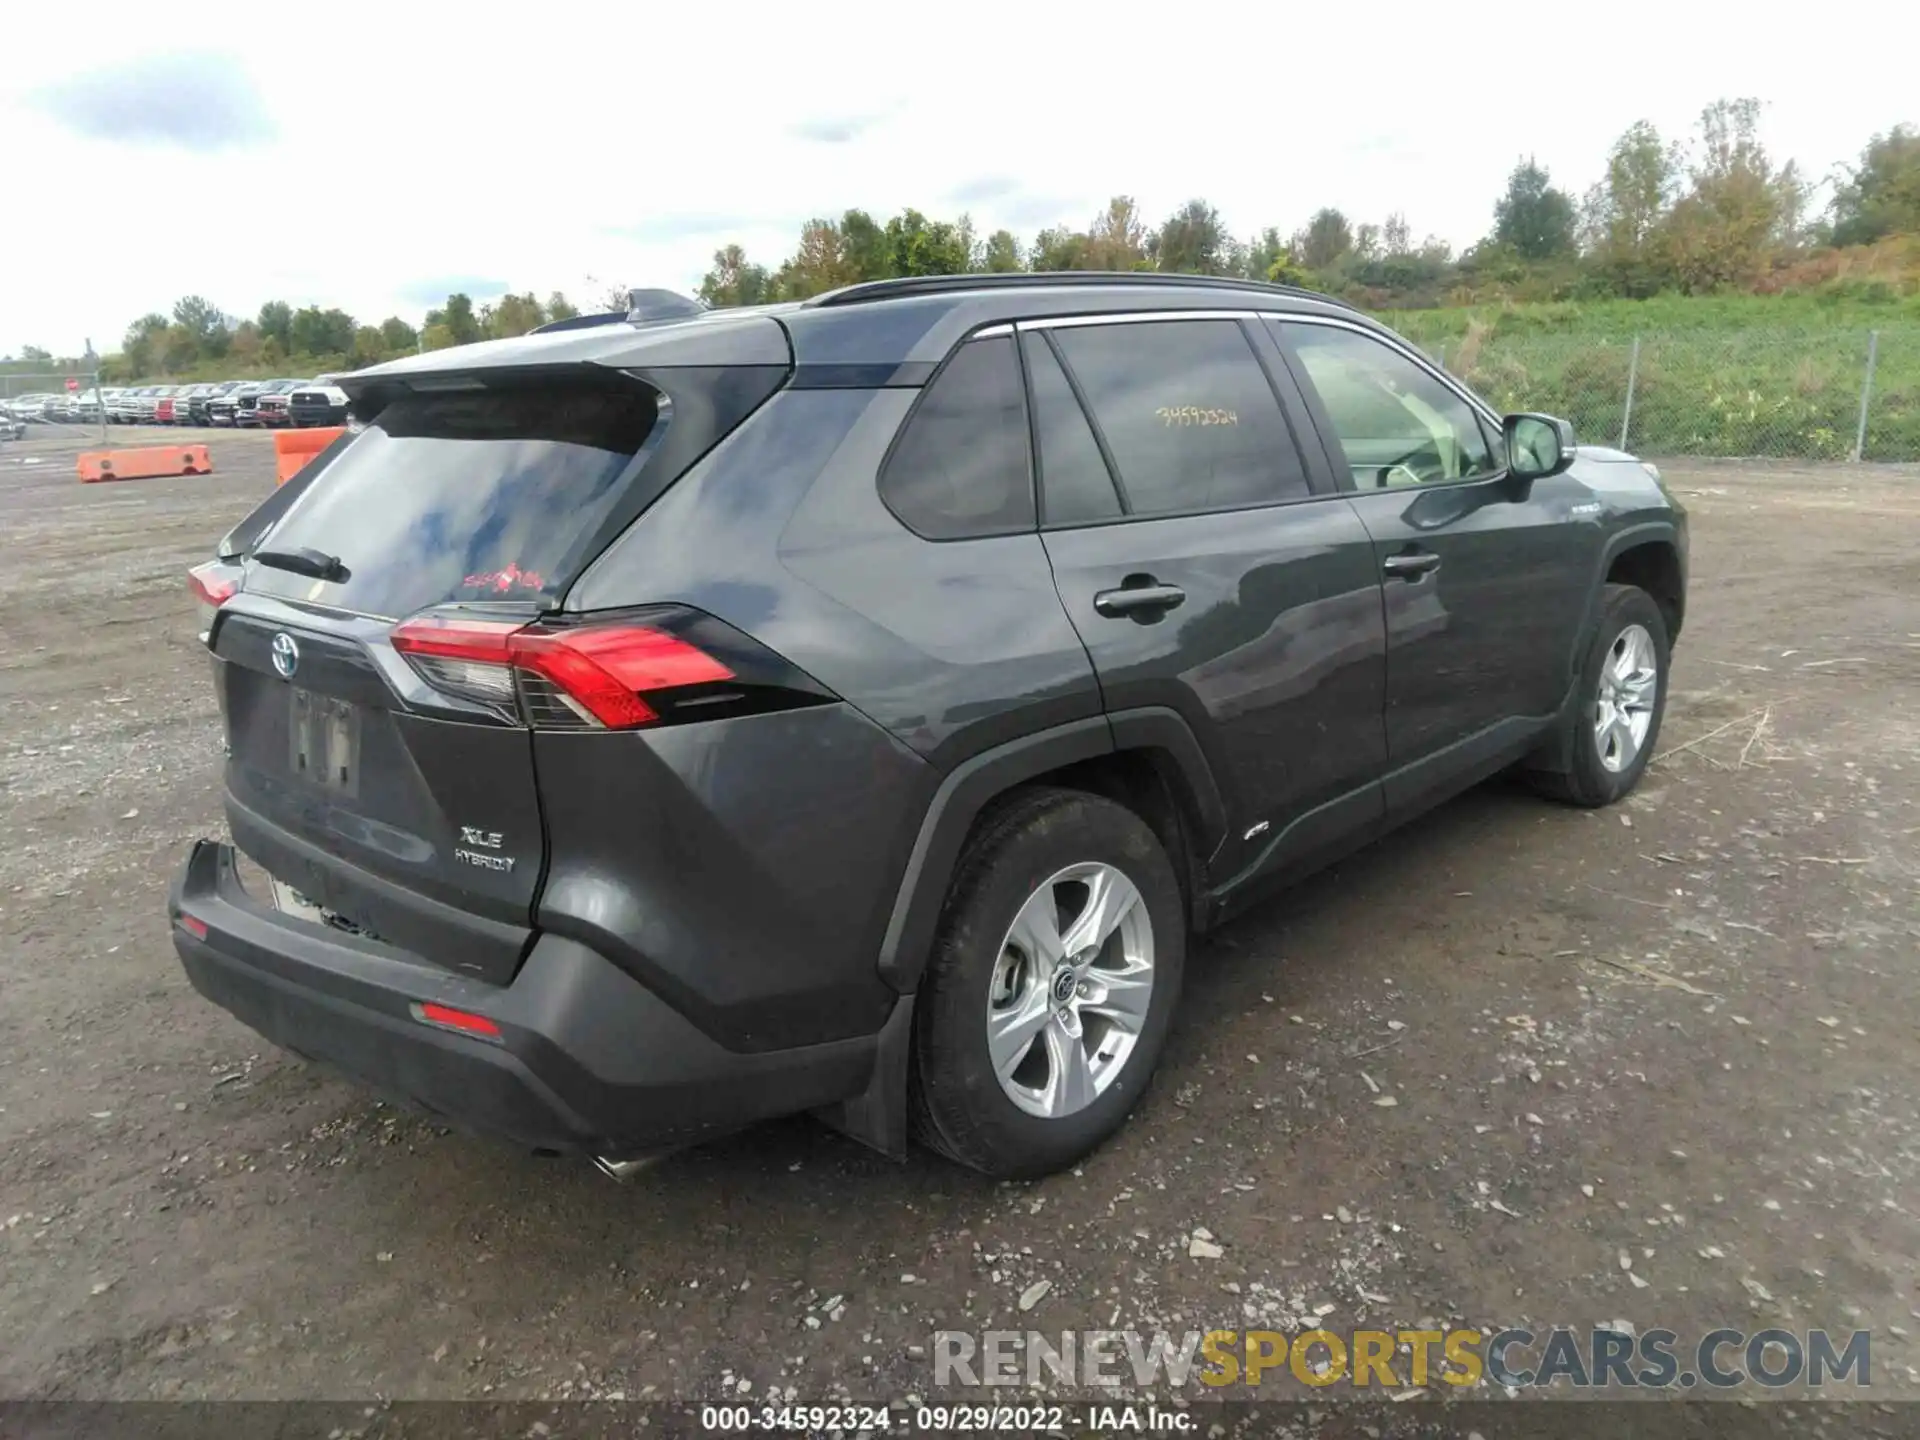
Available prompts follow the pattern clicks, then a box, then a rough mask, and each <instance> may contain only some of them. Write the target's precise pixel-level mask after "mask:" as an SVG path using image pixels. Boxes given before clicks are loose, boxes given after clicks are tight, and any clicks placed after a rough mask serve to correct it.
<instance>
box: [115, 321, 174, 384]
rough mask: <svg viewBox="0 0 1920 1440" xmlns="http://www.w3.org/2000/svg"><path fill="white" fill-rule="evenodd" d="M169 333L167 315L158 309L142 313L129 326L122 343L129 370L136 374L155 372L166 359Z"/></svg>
mask: <svg viewBox="0 0 1920 1440" xmlns="http://www.w3.org/2000/svg"><path fill="white" fill-rule="evenodd" d="M166 334H167V317H166V316H164V315H162V314H160V313H159V312H158V311H157V310H156V311H154V312H152V313H151V314H147V315H142V316H141V317H140V318H139V319H138V320H136V321H134V322H133V324H132V325H130V326H128V327H127V338H126V340H125V341H124V342H123V343H122V345H121V353H122V354H123V355H125V357H126V361H127V369H128V372H129V373H130V374H132V375H135V376H142V375H152V374H154V373H155V372H156V371H157V370H158V368H159V366H160V364H161V361H162V360H163V359H164V353H163V352H164V349H165V344H166Z"/></svg>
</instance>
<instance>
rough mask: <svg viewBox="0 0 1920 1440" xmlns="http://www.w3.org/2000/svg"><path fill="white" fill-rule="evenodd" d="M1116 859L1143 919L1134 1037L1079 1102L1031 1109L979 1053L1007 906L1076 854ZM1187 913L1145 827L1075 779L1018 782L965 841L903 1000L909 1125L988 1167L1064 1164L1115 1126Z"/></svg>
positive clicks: (1176, 983) (1130, 1100)
mask: <svg viewBox="0 0 1920 1440" xmlns="http://www.w3.org/2000/svg"><path fill="white" fill-rule="evenodd" d="M1088 861H1094V862H1100V863H1103V864H1106V865H1111V866H1113V867H1114V868H1115V869H1117V870H1119V871H1120V873H1121V874H1122V875H1124V876H1125V877H1126V878H1127V879H1128V880H1130V881H1132V883H1133V885H1134V888H1135V889H1136V890H1138V892H1139V894H1140V904H1141V905H1142V906H1144V909H1145V914H1146V918H1147V920H1148V922H1149V923H1150V925H1151V927H1152V942H1153V985H1152V989H1151V991H1150V993H1149V996H1148V1000H1147V1009H1146V1016H1145V1018H1144V1020H1143V1021H1142V1023H1141V1025H1140V1028H1139V1031H1138V1036H1137V1039H1135V1041H1134V1044H1133V1049H1132V1050H1131V1052H1130V1053H1128V1054H1127V1055H1126V1057H1125V1059H1124V1060H1122V1061H1120V1062H1119V1063H1120V1068H1119V1070H1118V1071H1117V1073H1115V1074H1114V1076H1113V1078H1112V1080H1111V1081H1110V1082H1109V1083H1108V1085H1107V1087H1106V1088H1105V1089H1104V1090H1103V1091H1101V1092H1100V1093H1099V1094H1098V1095H1097V1096H1096V1097H1095V1098H1094V1099H1093V1101H1092V1102H1091V1103H1090V1104H1088V1105H1086V1106H1085V1107H1084V1108H1082V1109H1080V1110H1077V1111H1075V1112H1074V1113H1072V1114H1068V1115H1063V1116H1059V1117H1056V1118H1043V1117H1041V1116H1037V1115H1033V1114H1029V1113H1028V1112H1027V1111H1025V1110H1023V1109H1021V1108H1020V1107H1019V1106H1017V1105H1016V1104H1015V1103H1014V1101H1013V1100H1012V1099H1011V1098H1010V1097H1009V1096H1008V1094H1007V1092H1006V1091H1005V1090H1004V1089H1002V1087H1001V1084H1000V1080H999V1077H998V1076H997V1075H996V1074H995V1073H994V1069H993V1063H992V1060H991V1058H990V1057H989V1054H988V1046H987V1019H988V997H989V990H990V987H991V986H992V984H993V982H994V975H995V968H996V965H997V962H998V961H999V958H1000V955H1001V946H1002V944H1003V942H1004V940H1005V938H1006V936H1007V933H1008V929H1009V927H1010V926H1011V925H1012V924H1013V921H1014V918H1015V916H1016V915H1017V914H1018V912H1019V911H1020V908H1021V907H1022V906H1023V905H1024V904H1025V903H1026V901H1027V899H1028V897H1029V896H1031V895H1033V894H1034V893H1035V892H1036V891H1037V890H1038V889H1039V888H1040V887H1041V885H1042V884H1044V883H1045V882H1046V881H1047V880H1048V879H1049V877H1052V876H1055V875H1057V874H1059V872H1061V871H1062V870H1064V869H1066V868H1067V867H1069V866H1072V865H1077V864H1080V863H1082V862H1088ZM1186 938H1187V936H1186V917H1185V907H1184V905H1183V904H1182V902H1181V897H1180V886H1179V882H1178V880H1176V879H1175V877H1174V872H1173V866H1172V863H1171V862H1170V861H1169V860H1168V858H1167V854H1166V851H1165V850H1164V849H1163V848H1162V847H1161V844H1160V842H1159V840H1158V839H1157V838H1156V837H1155V835H1154V833H1153V831H1152V829H1150V828H1149V827H1148V825H1147V824H1146V822H1145V821H1143V820H1142V819H1141V818H1140V817H1139V816H1138V815H1136V814H1134V813H1133V812H1132V811H1131V810H1128V809H1127V808H1125V807H1124V806H1122V805H1118V804H1115V803H1114V802H1113V801H1111V800H1106V799H1103V798H1101V797H1099V796H1097V795H1089V794H1086V793H1083V792H1080V791H1074V790H1054V789H1035V790H1030V791H1024V792H1021V793H1019V794H1018V795H1017V796H1016V797H1014V798H1013V799H1011V800H1010V801H1008V802H1007V803H1006V804H1005V805H1004V806H1002V807H1001V808H1000V809H999V810H997V811H996V812H994V813H993V814H992V815H991V816H990V817H989V818H987V819H986V820H985V821H984V822H983V823H982V824H981V826H980V828H979V830H978V832H977V833H976V834H975V835H974V837H973V838H972V839H971V840H970V841H969V843H968V845H967V848H966V851H965V852H964V853H963V854H962V856H961V858H960V862H959V864H958V865H957V866H956V867H955V871H954V877H953V883H952V885H951V887H950V888H949V890H948V893H947V902H946V906H945V909H944V911H943V912H942V915H941V920H940V929H939V933H938V936H937V938H936V940H935V942H934V947H933V954H932V956H931V957H930V959H929V961H928V965H927V973H926V976H925V978H924V979H923V981H922V983H921V985H920V989H919V992H918V996H917V999H916V1001H915V1005H914V1047H913V1067H912V1071H911V1077H910V1082H909V1089H910V1096H909V1101H910V1107H911V1109H910V1113H911V1115H912V1117H913V1125H914V1132H915V1135H916V1136H917V1137H918V1138H919V1139H920V1141H921V1142H922V1143H923V1144H925V1145H927V1146H929V1147H930V1148H932V1149H934V1150H937V1151H939V1152H940V1153H941V1154H943V1155H945V1156H947V1157H948V1158H949V1159H951V1160H954V1161H957V1162H958V1163H960V1164H962V1165H965V1166H968V1167H969V1168H971V1169H974V1170H978V1171H980V1172H981V1173H983V1174H986V1175H990V1176H993V1177H995V1178H996V1179H1024V1178H1031V1177H1035V1176H1040V1175H1047V1174H1051V1173H1052V1172H1054V1171H1056V1170H1060V1169H1064V1168H1065V1167H1066V1166H1068V1165H1071V1164H1072V1163H1073V1162H1074V1161H1076V1160H1078V1159H1080V1158H1081V1157H1083V1156H1085V1155H1086V1154H1088V1153H1089V1152H1091V1151H1092V1150H1094V1149H1095V1148H1097V1147H1098V1146H1099V1145H1100V1144H1101V1143H1102V1142H1104V1141H1105V1140H1106V1139H1107V1138H1108V1137H1109V1136H1110V1135H1112V1134H1113V1133H1114V1132H1115V1131H1116V1130H1118V1129H1119V1128H1120V1126H1121V1124H1122V1123H1123V1122H1124V1121H1125V1120H1126V1118H1127V1114H1128V1112H1129V1111H1131V1110H1132V1109H1133V1107H1134V1104H1135V1103H1136V1102H1137V1101H1138V1100H1139V1098H1140V1096H1141V1095H1142V1094H1143V1093H1144V1092H1145V1090H1146V1088H1147V1084H1148V1082H1149V1081H1150V1080H1151V1079H1152V1076H1153V1071H1154V1068H1155V1067H1156V1066H1157V1065H1158V1064H1159V1062H1160V1052H1161V1050H1162V1049H1163V1048H1164V1046H1165V1043H1166V1038H1167V1030H1168V1027H1169V1026H1170V1025H1171V1024H1172V1021H1173V1014H1174V1011H1175V1010H1176V1009H1177V1008H1178V1004H1179V998H1180V979H1181V973H1182V970H1183V968H1184V965H1185V961H1186Z"/></svg>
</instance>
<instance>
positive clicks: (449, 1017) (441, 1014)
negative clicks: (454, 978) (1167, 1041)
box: [413, 1003, 500, 1040]
mask: <svg viewBox="0 0 1920 1440" xmlns="http://www.w3.org/2000/svg"><path fill="white" fill-rule="evenodd" d="M413 1014H414V1018H415V1019H417V1020H421V1021H424V1022H425V1023H426V1024H428V1025H438V1026H439V1027H440V1028H441V1029H442V1030H458V1031H459V1032H460V1033H461V1034H462V1035H478V1036H479V1037H480V1038H481V1039H483V1040H498V1039H499V1038H500V1027H499V1026H498V1025H496V1024H494V1023H493V1021H491V1020H489V1019H487V1017H486V1016H484V1015H475V1014H473V1013H472V1012H471V1011H467V1010H455V1009H453V1008H451V1007H450V1006H446V1005H434V1004H431V1003H423V1004H419V1005H416V1006H414V1007H413Z"/></svg>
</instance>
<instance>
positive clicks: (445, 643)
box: [390, 615, 733, 730]
mask: <svg viewBox="0 0 1920 1440" xmlns="http://www.w3.org/2000/svg"><path fill="white" fill-rule="evenodd" d="M390 638H391V640H392V643H393V648H394V649H395V650H398V651H399V652H400V653H401V654H403V655H405V656H407V657H408V659H409V660H411V661H412V662H413V664H414V668H415V669H417V670H418V671H419V672H420V674H421V675H422V676H423V677H424V678H425V679H426V681H427V682H428V683H429V684H431V685H434V686H436V687H437V688H439V689H442V690H447V691H451V692H452V693H454V694H458V695H465V696H468V697H470V698H473V699H479V700H484V701H488V702H490V703H495V704H506V703H511V702H512V700H513V698H514V672H515V671H516V670H518V671H522V672H525V673H527V674H531V675H538V676H540V677H542V678H543V679H545V680H547V681H548V682H550V683H551V684H552V685H553V687H554V688H555V689H557V690H558V691H559V693H560V695H561V697H562V698H563V699H564V700H565V701H566V702H568V709H570V710H571V711H573V713H575V714H576V715H579V716H580V717H581V718H582V719H583V720H586V721H587V722H588V723H591V724H596V725H601V726H604V727H605V728H607V729H609V730H630V729H632V728H634V727H635V726H638V725H645V724H648V723H649V722H651V721H653V720H656V719H658V718H659V716H658V713H657V712H656V711H655V710H654V708H653V707H652V706H651V705H649V704H647V702H646V700H645V699H644V698H643V696H644V695H645V694H648V693H655V692H659V691H663V690H677V689H680V688H682V687H684V686H688V685H706V684H711V683H713V682H715V681H721V680H731V679H733V671H732V670H730V669H728V668H727V667H726V666H725V665H723V664H721V663H720V662H719V661H718V660H716V659H714V658H713V657H712V656H711V655H709V654H707V653H706V652H705V651H704V650H701V649H699V648H698V647H697V646H694V645H690V644H688V643H687V642H686V641H685V640H682V639H680V638H679V637H678V636H676V635H670V634H668V633H667V632H666V631H664V630H655V629H652V628H651V627H649V626H645V625H634V624H624V623H613V624H600V625H580V626H575V627H571V628H567V629H554V628H546V627H542V626H540V625H537V624H535V625H527V626H516V625H513V624H511V623H509V622H504V621H498V620H468V619H464V618H459V617H453V616H445V615H424V616H421V617H419V618H417V619H413V620H408V621H405V622H404V623H402V624H400V625H397V626H395V627H394V630H393V633H392V636H391V637H390Z"/></svg>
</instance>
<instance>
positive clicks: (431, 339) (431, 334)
mask: <svg viewBox="0 0 1920 1440" xmlns="http://www.w3.org/2000/svg"><path fill="white" fill-rule="evenodd" d="M433 313H435V314H438V313H439V312H438V311H435V312H433ZM461 343H463V342H462V341H460V340H458V339H456V338H455V337H454V333H453V328H452V327H451V326H450V325H448V324H446V323H445V322H444V321H442V320H434V319H431V318H429V319H428V321H427V325H426V328H425V329H423V330H422V331H421V332H420V348H421V349H422V350H445V349H447V348H448V347H449V346H453V345H459V344H461Z"/></svg>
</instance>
